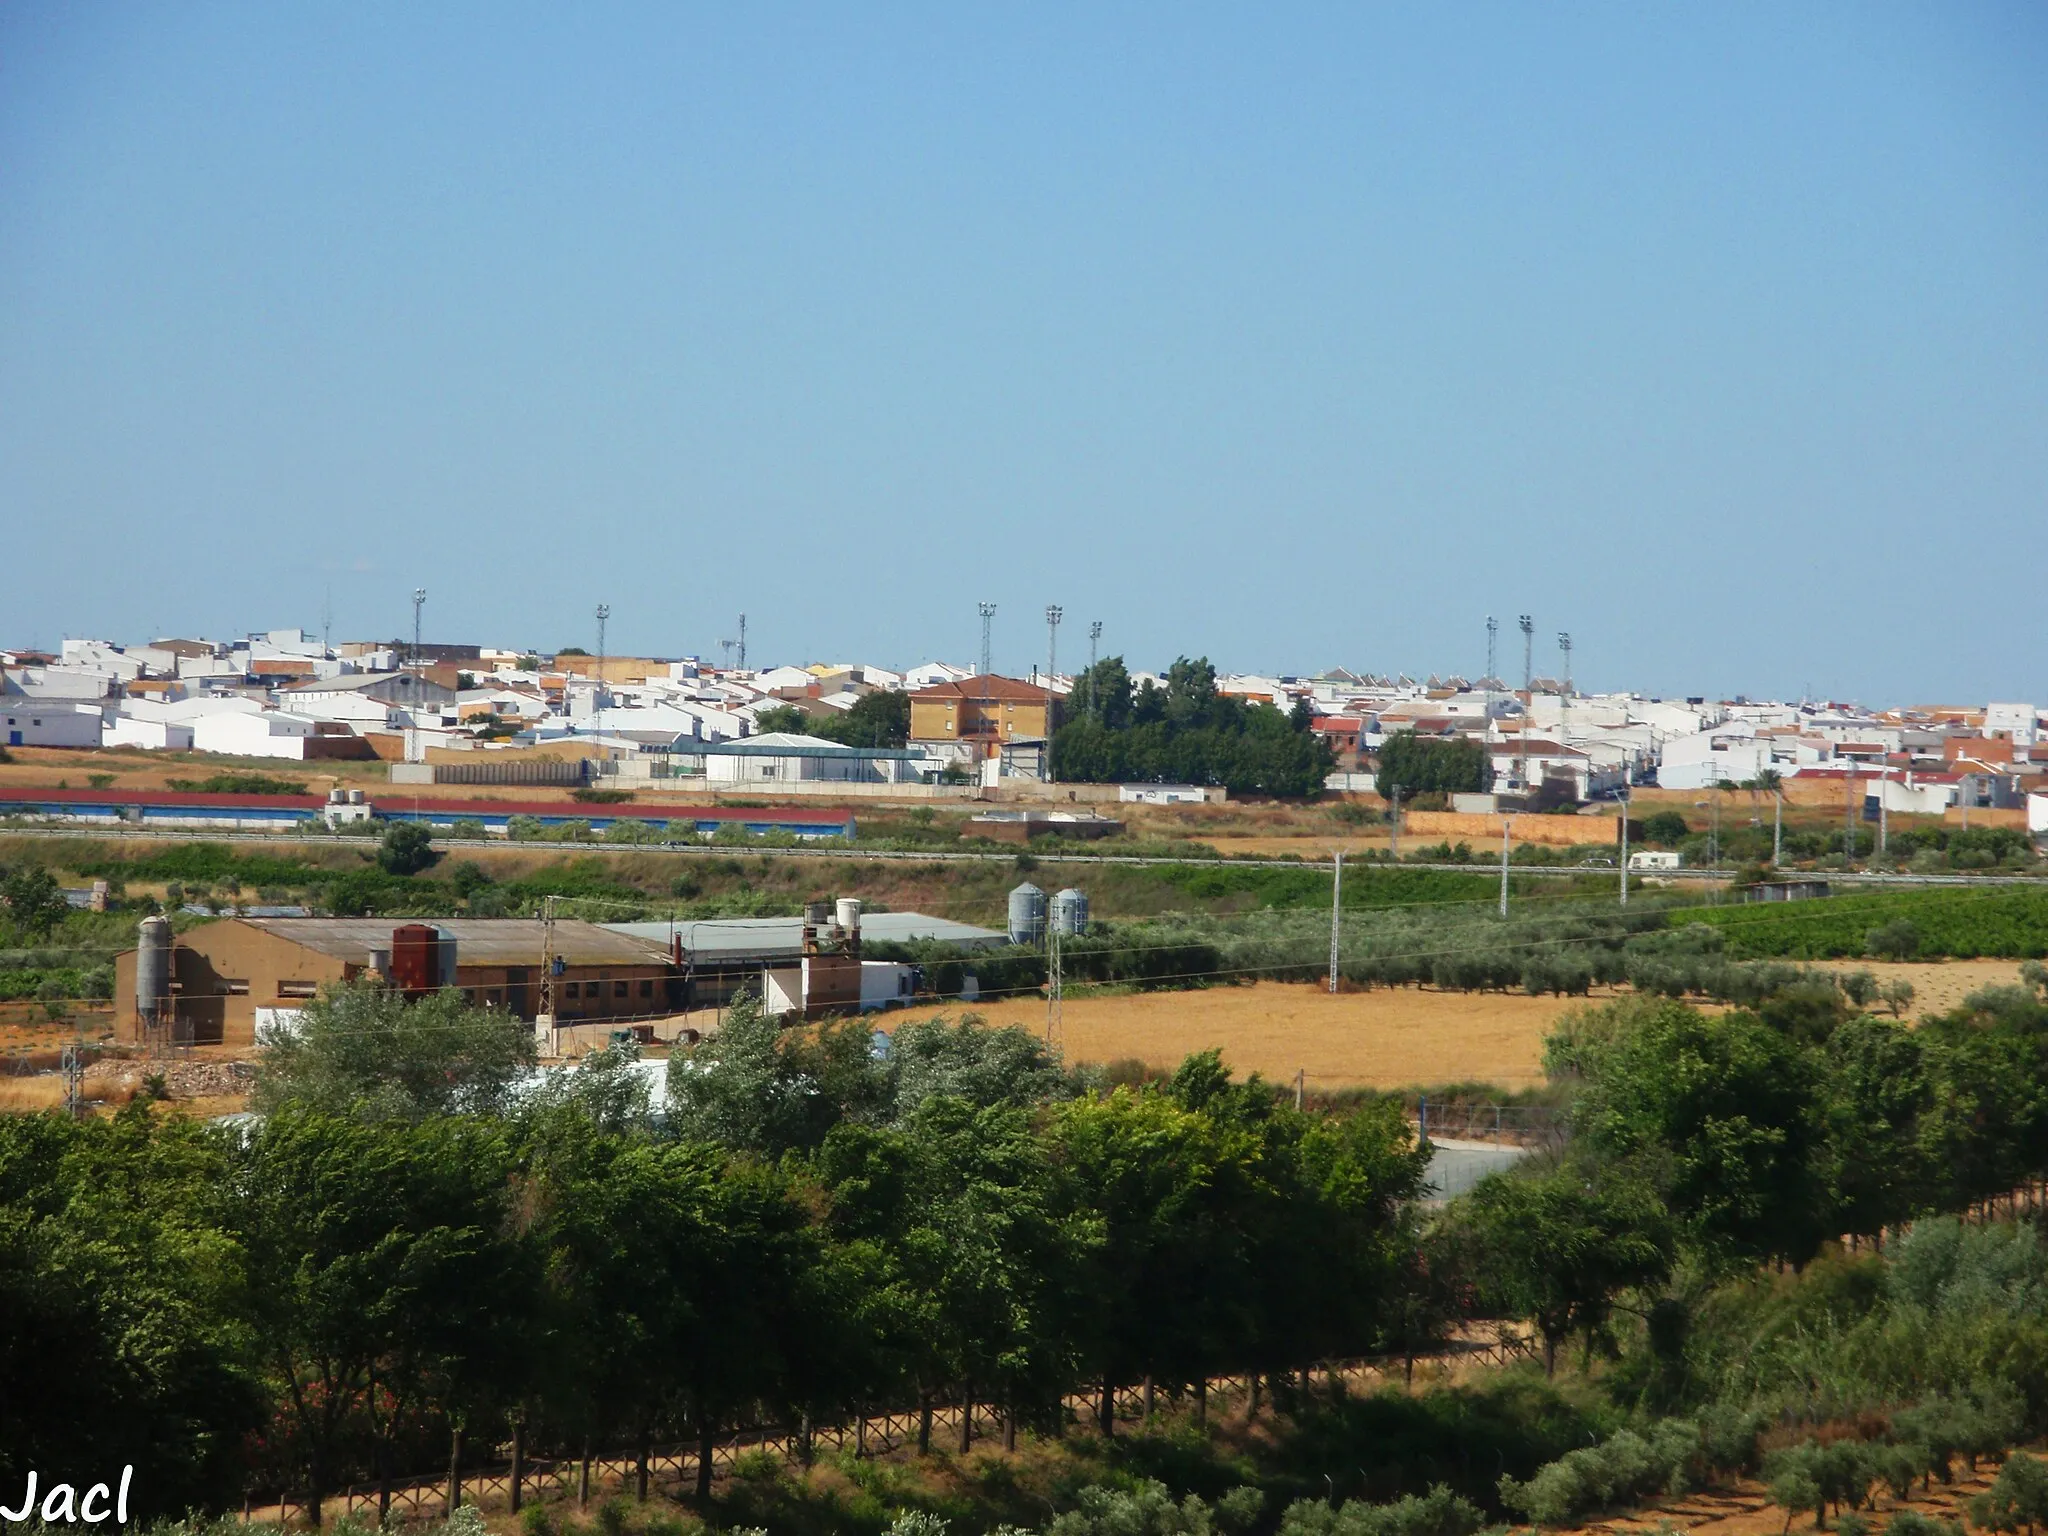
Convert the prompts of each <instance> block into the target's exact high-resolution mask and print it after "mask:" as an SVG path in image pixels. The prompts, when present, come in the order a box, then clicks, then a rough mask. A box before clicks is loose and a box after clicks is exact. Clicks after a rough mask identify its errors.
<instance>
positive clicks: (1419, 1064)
mask: <svg viewBox="0 0 2048 1536" xmlns="http://www.w3.org/2000/svg"><path fill="white" fill-rule="evenodd" d="M1829 968H1830V969H1833V970H1841V971H1848V970H1869V971H1871V972H1873V973H1875V974H1876V975H1877V977H1878V979H1879V980H1880V981H1888V980H1891V979H1893V978H1895V977H1903V978H1904V979H1906V980H1907V981H1910V982H1911V983H1912V984H1913V991H1914V1000H1913V1006H1912V1008H1911V1010H1909V1016H1911V1017H1920V1016H1924V1015H1926V1014H1930V1013H1941V1012H1945V1011H1947V1010H1948V1009H1950V1008H1953V1007H1954V1006H1956V1004H1958V1003H1960V1002H1961V1001H1962V1000H1963V998H1964V997H1965V996H1966V995H1968V994H1969V993H1971V992H1974V991H1976V990H1977V989H1978V988H1980V987H1986V986H1995V985H2002V984H2012V983H2017V981H2018V980H2019V967H2018V965H2017V964H2015V963H2014V962H2012V961H2008V960H1950V961H1943V962H1935V963H1913V964H1879V963H1868V962H1843V963H1840V964H1836V965H1832V966H1830V967H1829ZM1625 993H1626V989H1619V990H1609V989H1602V988H1596V989H1595V990H1594V993H1593V995H1592V997H1591V998H1590V999H1583V1000H1581V999H1573V998H1566V997H1525V996H1523V995H1521V994H1519V993H1512V992H1511V993H1492V992H1439V991H1437V990H1435V989H1434V988H1431V987H1380V988H1374V989H1373V990H1371V991H1369V992H1362V991H1344V992H1339V993H1336V994H1335V995H1332V994H1331V993H1329V992H1328V991H1326V990H1324V989H1323V988H1322V987H1319V986H1304V985H1301V984H1299V983H1293V982H1278V981H1262V982H1257V983H1253V984H1251V985H1248V986H1218V987H1209V988H1205V989H1203V990H1200V991H1193V992H1142V993H1134V994H1124V995H1112V996H1101V995H1096V996H1086V995H1084V996H1079V997H1069V998H1067V999H1066V1000H1065V1002H1064V1003H1063V1004H1062V1006H1061V1010H1060V1037H1061V1043H1062V1046H1063V1048H1064V1050H1065V1053H1066V1055H1067V1058H1068V1059H1069V1060H1071V1061H1077V1062H1101V1063H1108V1062H1113V1061H1132V1060H1135V1061H1142V1062H1144V1063H1145V1064H1146V1065H1147V1066H1148V1067H1152V1068H1155V1069H1159V1070H1166V1071H1170V1070H1171V1069H1172V1068H1173V1067H1174V1066H1176V1065H1177V1064H1178V1063H1179V1062H1180V1061H1181V1059H1182V1058H1184V1057H1186V1056H1189V1055H1192V1054H1193V1053H1195V1052H1197V1051H1206V1050H1209V1049H1210V1048H1212V1047H1214V1048H1217V1049H1220V1050H1221V1051H1222V1052H1223V1060H1224V1062H1225V1063H1226V1064H1227V1065H1228V1066H1229V1067H1230V1068H1231V1069H1232V1070H1233V1071H1234V1072H1238V1073H1250V1072H1257V1073H1260V1074H1261V1075H1263V1076H1264V1077H1266V1078H1268V1079H1270V1080H1283V1079H1291V1078H1292V1077H1293V1076H1294V1075H1295V1074H1296V1073H1297V1072H1302V1073H1306V1074H1307V1080H1308V1082H1309V1083H1310V1084H1311V1085H1313V1086H1320V1087H1323V1088H1338V1087H1367V1088H1381V1089H1392V1088H1413V1087H1426V1086H1430V1085H1433V1084H1445V1083H1491V1084H1494V1085H1496V1086H1497V1087H1500V1088H1504V1089H1509V1090H1513V1089H1518V1088H1531V1087H1535V1086H1537V1085H1539V1084H1541V1083H1542V1082H1543V1040H1544V1037H1545V1036H1546V1035H1548V1034H1549V1033H1550V1031H1551V1030H1552V1028H1553V1027H1555V1025H1556V1023H1557V1020H1558V1019H1559V1018H1560V1017H1561V1016H1562V1015H1564V1014H1565V1013H1566V1012H1568V1011H1570V1010H1571V1009H1573V1008H1575V1007H1583V1006H1586V1004H1587V1003H1588V1002H1591V1003H1595V1004H1597V1003H1600V1002H1604V1001H1608V1000H1611V999H1612V998H1614V997H1617V996H1622V995H1625ZM963 1012H971V1013H976V1014H979V1015H980V1016H981V1017H983V1018H985V1019H987V1020H988V1021H989V1022H990V1023H992V1024H1016V1025H1020V1026H1022V1027H1023V1028H1026V1029H1029V1030H1032V1031H1034V1032H1042V1031H1043V1030H1044V1029H1045V1022H1046V1018H1045V1015H1046V1007H1045V1000H1044V999H1043V998H1042V997H1022V998H1006V999H1003V1000H1001V1001H995V1002H984V1003H971V1004H951V1005H948V1006H945V1007H940V1008H920V1009H915V1010H909V1011H906V1012H904V1013H901V1014H892V1015H890V1016H889V1017H890V1018H891V1019H911V1018H932V1017H938V1016H941V1015H943V1016H949V1017H957V1016H959V1015H960V1014H961V1013H963Z"/></svg>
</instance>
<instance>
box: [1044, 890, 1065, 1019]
mask: <svg viewBox="0 0 2048 1536" xmlns="http://www.w3.org/2000/svg"><path fill="white" fill-rule="evenodd" d="M1064 962H1065V956H1064V955H1063V954H1062V953H1061V951H1060V925H1059V923H1058V922H1057V921H1056V920H1055V919H1054V918H1053V915H1052V913H1051V912H1050V911H1048V912H1047V913H1046V921H1045V1048H1046V1049H1047V1050H1048V1051H1050V1052H1052V1053H1054V1054H1055V1055H1057V1054H1058V1052H1059V1048H1060V1001H1061V994H1062V993H1063V992H1064V991H1065V989H1066V966H1065V963H1064Z"/></svg>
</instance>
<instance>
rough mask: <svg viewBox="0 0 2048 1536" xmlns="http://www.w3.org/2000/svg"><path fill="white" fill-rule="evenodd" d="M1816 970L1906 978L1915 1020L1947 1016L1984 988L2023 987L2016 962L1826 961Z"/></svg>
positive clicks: (1882, 977) (1880, 977)
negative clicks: (1944, 1014)
mask: <svg viewBox="0 0 2048 1536" xmlns="http://www.w3.org/2000/svg"><path fill="white" fill-rule="evenodd" d="M1817 968H1819V969H1825V970H1830V971H1835V972H1837V973H1841V972H1847V971H1868V972H1870V973H1871V974H1872V975H1873V976H1875V977H1876V978H1877V979H1878V980H1879V981H1880V982H1887V981H1894V980H1898V979H1900V978H1904V979H1905V980H1907V981H1910V982H1911V983H1912V984H1913V1006H1912V1008H1911V1009H1910V1010H1909V1012H1910V1014H1911V1016H1912V1017H1914V1018H1921V1017H1924V1016H1925V1015H1927V1014H1930V1013H1946V1012H1948V1011H1949V1009H1951V1008H1953V1007H1955V1006H1956V1005H1957V1004H1959V1003H1961V1002H1962V1000H1963V999H1964V998H1966V997H1968V996H1969V995H1970V994H1971V993H1972V992H1975V991H1977V990H1978V989H1979V988H1982V987H2015V986H2018V985H2019V984H2020V967H2019V962H2018V961H2016V960H1933V961H1927V960H1914V961H1907V962H1903V963H1901V962H1895V961H1885V960H1823V961H1819V962H1817Z"/></svg>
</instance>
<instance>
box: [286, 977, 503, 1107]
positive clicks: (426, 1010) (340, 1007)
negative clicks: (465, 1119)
mask: <svg viewBox="0 0 2048 1536" xmlns="http://www.w3.org/2000/svg"><path fill="white" fill-rule="evenodd" d="M262 1044H263V1047H264V1049H263V1057H262V1060H261V1062H260V1064H259V1065H258V1067H257V1071H256V1083H255V1090H254V1094H253V1104H254V1107H255V1108H256V1109H258V1110H259V1111H262V1112H265V1113H269V1112H272V1111H275V1110H278V1109H281V1108H282V1107H284V1106H285V1105H287V1104H301V1105H306V1106H311V1107H316V1108H319V1109H324V1110H327V1111H329V1112H332V1113H337V1114H341V1113H354V1114H359V1115H362V1116H365V1117H368V1118H371V1119H389V1120H423V1119H426V1118H428V1117H430V1116H433V1115H445V1114H454V1113H458V1112H483V1113H496V1112H499V1111H502V1110H503V1109H504V1108H505V1106H506V1105H507V1103H508V1102H509V1100H510V1095H511V1091H512V1087H513V1084H514V1083H515V1082H516V1081H517V1080H518V1079H519V1078H520V1076H522V1075H523V1074H524V1073H525V1072H526V1071H527V1070H528V1069H529V1068H530V1067H531V1066H532V1065H533V1060H534V1042H533V1034H532V1032H531V1031H530V1030H529V1029H528V1028H527V1027H526V1026H525V1025H524V1024H522V1023H521V1022H520V1021H519V1020H517V1019H513V1018H508V1017H507V1016H506V1015H505V1014H503V1013H497V1012H493V1011H490V1010H487V1009H483V1008H477V1007H474V1006H472V1005H470V1004H468V1003H465V1002H464V1001H463V1000H462V994H461V993H459V992H457V991H456V990H455V989H454V988H452V987H449V988H444V989H443V990H441V991H439V992H434V993H430V994H428V995H427V996H425V997H422V998H419V999H417V1000H416V1001H408V1000H407V999H406V998H405V997H404V996H403V995H402V994H400V993H397V992H394V991H392V990H391V989H389V988H388V987H382V986H378V985H376V984H374V983H370V982H355V983H347V984H342V985H338V986H330V987H327V988H325V989H323V991H322V992H321V994H320V996H319V997H317V998H315V999H314V1000H313V1001H312V1002H310V1003H308V1004H307V1005H306V1006H305V1007H304V1008H303V1009H302V1010H300V1012H299V1016H298V1022H297V1023H296V1025H295V1026H293V1027H292V1028H291V1029H289V1030H274V1031H272V1032H271V1033H270V1034H268V1035H267V1036H266V1037H265V1038H264V1040H263V1042H262Z"/></svg>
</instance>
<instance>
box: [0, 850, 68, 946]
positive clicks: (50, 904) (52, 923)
mask: <svg viewBox="0 0 2048 1536" xmlns="http://www.w3.org/2000/svg"><path fill="white" fill-rule="evenodd" d="M0 901H5V902H6V904H7V918H8V921H9V922H11V923H13V924H14V926H15V928H16V929H17V930H18V931H20V932H21V933H23V934H26V935H27V936H28V937H30V938H33V939H46V938H48V937H49V936H50V931H51V930H52V929H53V928H55V927H56V926H57V925H58V924H59V923H61V922H62V921H64V917H65V914H67V913H68V912H69V911H70V910H71V905H70V903H69V902H67V901H66V900H65V899H64V888H63V887H62V886H60V885H58V884H57V877H56V876H55V875H53V874H51V873H50V872H49V871H48V870H47V869H44V868H42V867H41V866H40V865H35V864H29V865H24V866H23V867H22V868H20V869H17V870H12V871H9V872H7V873H6V874H5V875H4V876H0Z"/></svg>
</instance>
